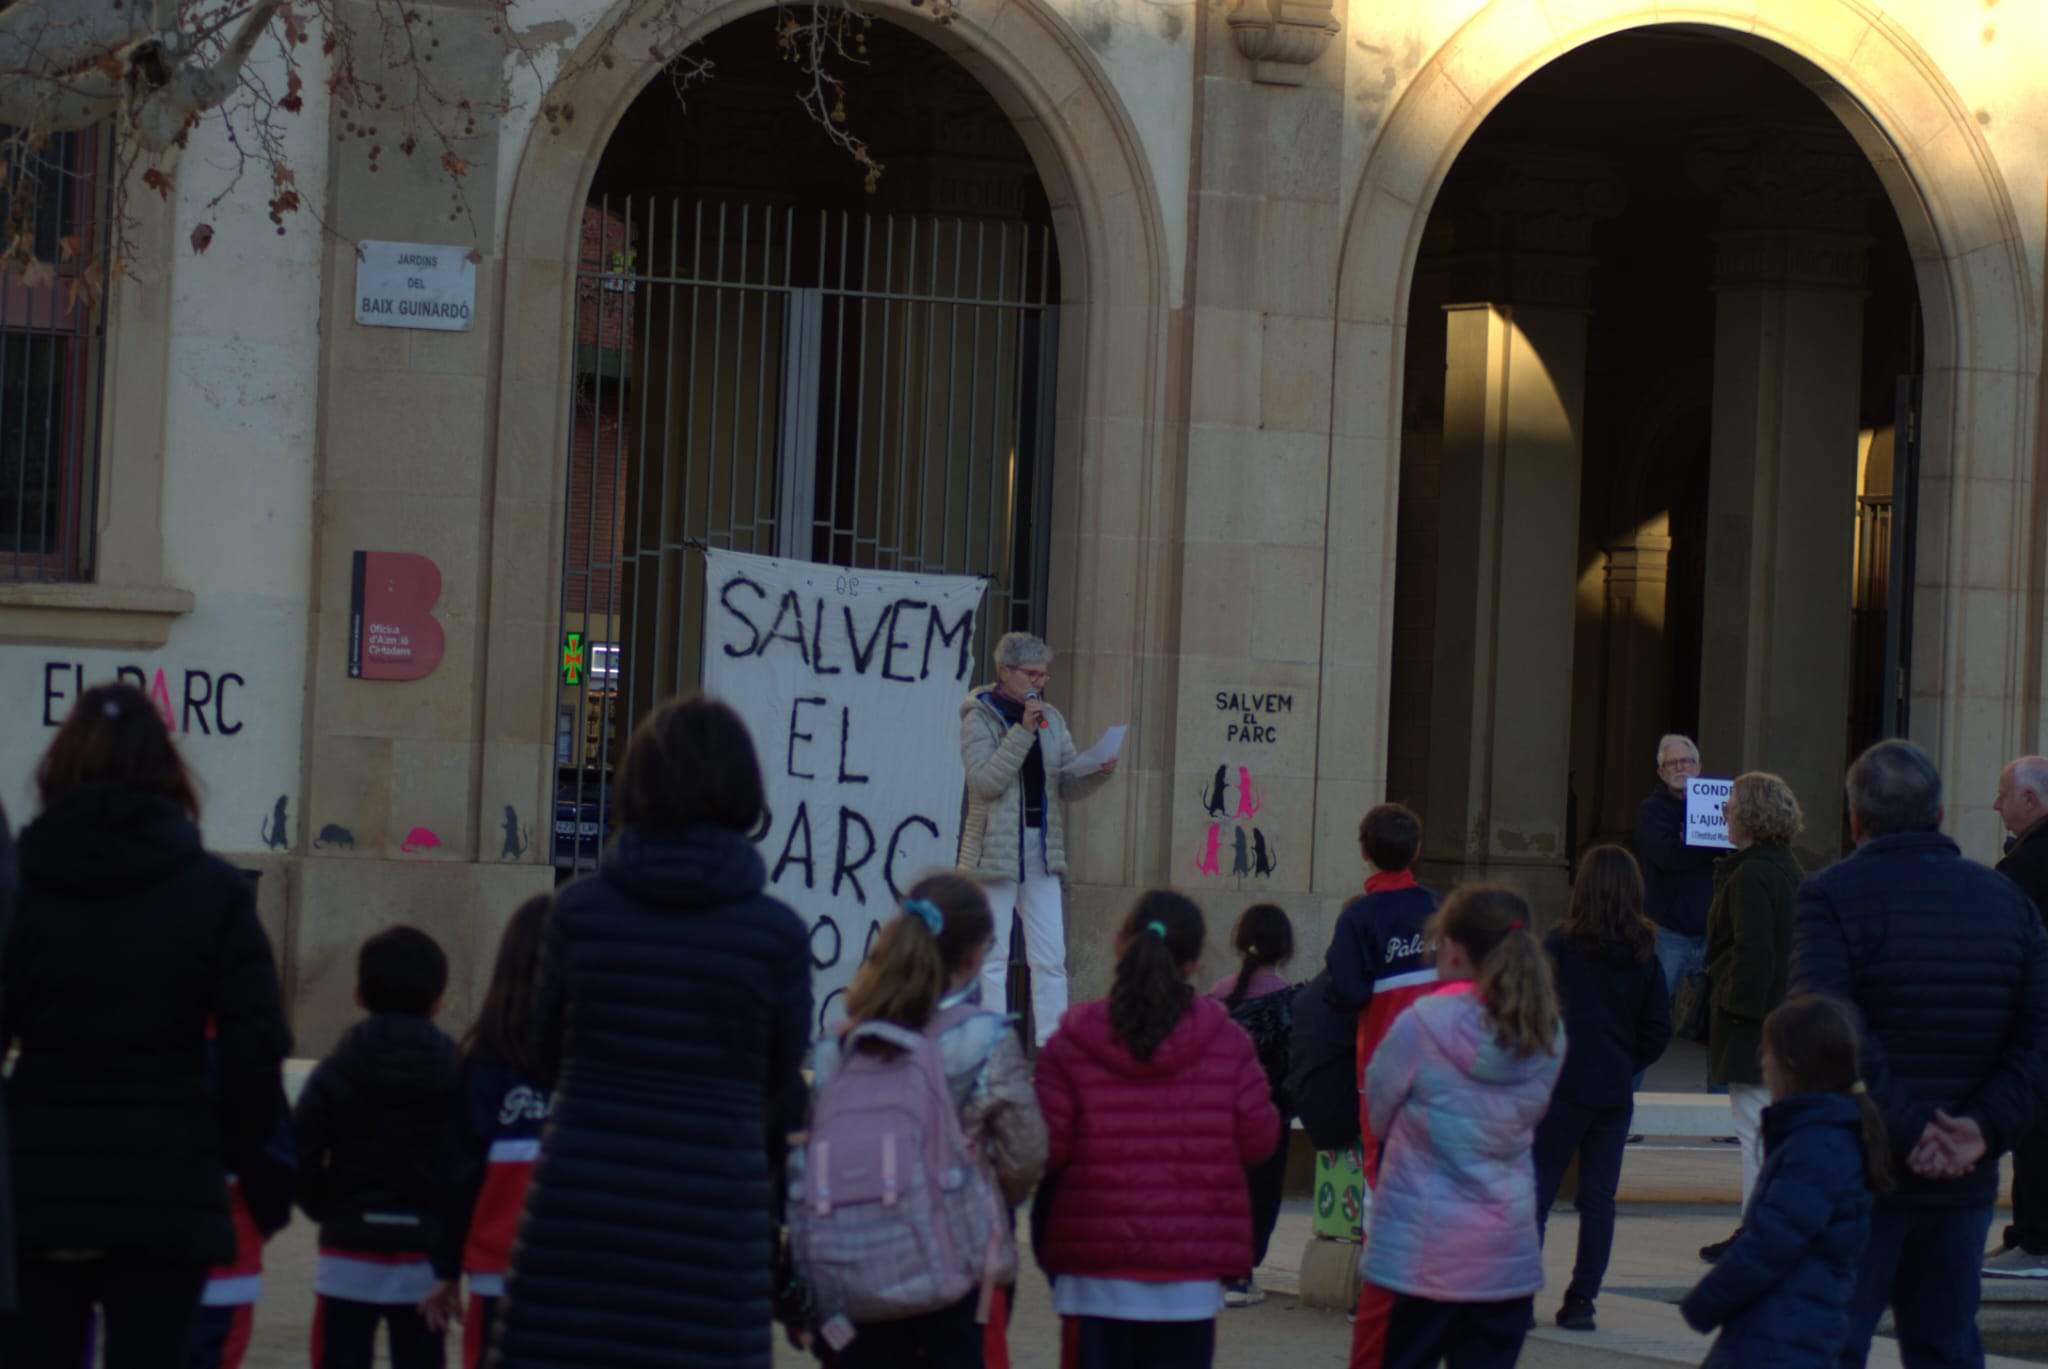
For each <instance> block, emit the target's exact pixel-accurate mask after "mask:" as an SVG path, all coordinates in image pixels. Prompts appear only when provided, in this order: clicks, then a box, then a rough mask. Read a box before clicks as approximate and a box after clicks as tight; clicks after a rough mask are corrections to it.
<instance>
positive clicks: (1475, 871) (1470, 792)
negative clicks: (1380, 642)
mask: <svg viewBox="0 0 2048 1369" xmlns="http://www.w3.org/2000/svg"><path fill="white" fill-rule="evenodd" d="M1448 313H1449V315H1450V318H1449V339H1448V346H1447V356H1446V362H1445V366H1446V370H1445V377H1444V446H1443V457H1442V465H1441V468H1440V469H1441V475H1440V477H1439V479H1440V486H1439V488H1440V491H1441V500H1442V510H1443V517H1442V524H1441V532H1440V540H1439V542H1438V559H1437V631H1436V671H1435V680H1436V698H1435V702H1434V706H1433V708H1432V710H1431V715H1430V777H1429V826H1428V833H1427V836H1426V839H1425V848H1426V853H1427V855H1428V856H1429V858H1430V859H1431V860H1432V861H1434V862H1437V863H1440V864H1446V863H1447V864H1450V865H1452V866H1454V867H1456V868H1455V869H1454V870H1451V871H1445V872H1444V873H1445V874H1447V875H1448V876H1449V877H1450V878H1452V879H1455V880H1469V879H1476V878H1485V879H1499V880H1505V881H1507V882H1509V883H1512V884H1515V885H1518V886H1522V887H1524V888H1525V889H1526V891H1527V892H1528V893H1529V894H1530V895H1531V897H1532V898H1534V899H1537V900H1539V901H1540V902H1542V903H1544V904H1546V905H1547V904H1550V903H1553V902H1554V903H1557V904H1558V905H1559V906H1561V905H1562V895H1563V893H1564V862H1565V856H1566V851H1565V830H1564V828H1565V822H1564V819H1565V771H1566V768H1567V766H1568V765H1569V763H1570V758H1569V754H1568V752H1569V744H1570V739H1571V679H1572V628H1573V596H1572V585H1573V582H1574V580H1575V578H1576V577H1575V571H1576V564H1575V563H1576V561H1577V554H1578V527H1579V447H1580V426H1581V423H1580V420H1581V408H1582V405H1583V403H1584V392H1585V373H1586V315H1585V313H1584V312H1583V311H1581V310H1576V309H1566V308H1558V307H1555V306H1547V305H1514V304H1500V303H1491V302H1484V303H1472V304H1454V305H1451V306H1450V307H1449V310H1448Z"/></svg>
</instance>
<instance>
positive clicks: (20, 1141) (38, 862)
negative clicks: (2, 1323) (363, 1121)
mask: <svg viewBox="0 0 2048 1369" xmlns="http://www.w3.org/2000/svg"><path fill="white" fill-rule="evenodd" d="M19 854H20V876H21V895H20V904H19V908H18V910H17V913H16V918H15V924H14V928H13V931H12V933H11V934H10V936H9V937H8V940H7V950H6V957H5V966H4V971H0V974H4V991H0V1000H4V1011H0V1054H5V1052H6V1050H7V1048H8V1047H9V1046H19V1047H20V1051H21V1054H20V1058H19V1060H18V1061H17V1063H16V1066H15V1071H14V1076H13V1078H12V1079H10V1080H9V1081H8V1084H7V1108H8V1119H7V1120H8V1126H9V1128H10V1130H11V1133H12V1135H11V1141H12V1147H11V1151H10V1156H11V1159H12V1162H13V1175H12V1178H13V1183H14V1200H15V1209H16V1223H17V1225H16V1228H15V1232H14V1235H15V1237H16V1238H17V1239H18V1241H19V1245H20V1248H22V1249H25V1250H106V1251H114V1252H121V1253H126V1254H135V1255H143V1256H148V1257H151V1258H156V1259H161V1260H165V1261H170V1262H177V1263H191V1264H201V1265H210V1264H216V1263H219V1262H222V1261H225V1260H228V1259H230V1258H232V1257H233V1255H234V1251H235V1239H234V1229H233V1227H232V1225H231V1223H230V1221H229V1217H228V1195H227V1175H228V1173H229V1172H230V1171H231V1170H233V1169H236V1168H238V1167H239V1165H240V1164H241V1163H242V1162H243V1160H245V1159H253V1158H254V1157H260V1156H261V1155H262V1153H263V1149H264V1146H265V1145H266V1143H267V1142H268V1141H269V1140H270V1138H271V1136H272V1134H273V1133H274V1132H275V1131H276V1129H277V1126H278V1123H279V1121H280V1120H281V1118H282V1117H283V1113H284V1084H283V1075H282V1072H281V1066H282V1063H283V1060H284V1057H285V1054H286V1053H287V1051H288V1050H289V1048H290V1044H291V1036H290V1033H289V1032H288V1031H287V1030H286V1028H285V1022H284V1014H283V1011H282V1010H281V1008H280V1007H279V1003H278V989H277V964H276V962H275V961H274V960H273V959H272V958H271V952H270V942H269V939H268V938H266V937H265V936H264V934H263V929H262V927H261V926H260V925H259V924H258V923H257V921H256V908H255V900H254V897H253V896H252V894H251V893H250V891H249V884H248V881H246V880H244V879H243V878H242V876H241V875H240V874H239V873H237V872H236V870H235V869H234V867H233V866H231V865H229V864H227V862H225V861H223V860H220V859H218V858H216V857H214V856H210V855H208V854H207V853H206V852H205V851H204V850H203V849H201V847H200V844H199V829H198V828H197V827H195V826H194V825H193V824H192V821H191V819H190V818H188V817H187V816H186V815H185V814H184V812H183V811H181V810H180V809H179V808H178V806H177V805H176V804H175V803H173V802H171V801H170V800H169V799H165V798H162V797H159V796H157V795H153V794H145V793H140V792H136V791H134V790H129V789H123V788H116V787H107V786H86V787H82V788H79V789H75V790H73V791H71V792H70V793H68V794H65V795H63V796H62V797H60V798H59V799H58V800H57V801H56V802H55V803H52V804H51V805H50V806H49V807H48V808H47V809H46V810H45V811H44V812H43V814H42V815H41V816H40V817H38V818H37V819H36V820H35V821H34V822H33V823H31V824H29V826H28V827H27V828H26V829H24V830H23V832H22V834H21V843H20V852H19ZM209 1018H211V1019H212V1020H213V1021H214V1022H215V1024H216V1028H217V1034H216V1036H215V1040H214V1050H215V1056H214V1063H215V1068H216V1070H217V1071H218V1073H217V1076H216V1081H215V1083H214V1084H213V1085H212V1086H209V1083H208V1077H207V1022H208V1020H209Z"/></svg>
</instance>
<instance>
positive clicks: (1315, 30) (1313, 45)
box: [1224, 0, 1338, 86]
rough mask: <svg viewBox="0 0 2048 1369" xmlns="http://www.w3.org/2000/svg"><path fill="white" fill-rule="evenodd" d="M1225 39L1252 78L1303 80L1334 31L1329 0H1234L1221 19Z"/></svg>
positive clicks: (1280, 81)
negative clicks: (1226, 28) (1240, 55)
mask: <svg viewBox="0 0 2048 1369" xmlns="http://www.w3.org/2000/svg"><path fill="white" fill-rule="evenodd" d="M1224 22H1225V23H1226V24H1228V25H1229V26H1230V37H1231V41H1232V42H1234V43H1236V44H1237V50H1238V51H1239V52H1241V53H1243V54H1244V55H1245V56H1246V57H1248V58H1250V59H1251V64H1252V79H1253V80H1255V81H1263V82H1265V83H1266V84H1268V85H1275V86H1301V85H1307V84H1308V69H1309V66H1310V65H1311V64H1312V63H1313V62H1314V61H1315V60H1316V58H1318V57H1320V56H1322V55H1323V49H1324V48H1326V47H1328V46H1329V44H1330V39H1331V38H1333V37H1335V36H1336V33H1337V30H1338V24H1337V18H1336V15H1335V13H1334V11H1333V7H1332V5H1331V4H1330V0H1237V6H1236V8H1235V9H1233V10H1232V11H1231V12H1230V17H1229V18H1228V19H1226V20H1224Z"/></svg>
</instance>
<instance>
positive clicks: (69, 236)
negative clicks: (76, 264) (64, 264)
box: [57, 233, 80, 261]
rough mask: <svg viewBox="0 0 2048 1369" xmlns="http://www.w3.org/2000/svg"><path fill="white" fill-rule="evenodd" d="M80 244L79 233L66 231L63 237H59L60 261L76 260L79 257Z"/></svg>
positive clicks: (58, 250)
mask: <svg viewBox="0 0 2048 1369" xmlns="http://www.w3.org/2000/svg"><path fill="white" fill-rule="evenodd" d="M79 246H80V243H79V241H78V234H76V233H66V234H65V235H64V236H63V237H61V238H59V239H57V252H58V257H57V259H58V260H59V261H76V260H77V259H78V250H79Z"/></svg>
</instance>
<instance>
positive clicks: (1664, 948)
mask: <svg viewBox="0 0 2048 1369" xmlns="http://www.w3.org/2000/svg"><path fill="white" fill-rule="evenodd" d="M1706 963H1707V939H1706V938H1705V937H1703V936H1687V935H1685V934H1684V933H1683V932H1674V931H1671V930H1670V929H1669V928H1665V927H1659V928H1658V929H1657V967H1658V968H1659V969H1661V970H1663V971H1664V997H1665V1000H1666V1001H1667V1002H1668V1001H1670V1000H1672V999H1674V998H1676V997H1677V996H1678V981H1679V980H1681V979H1683V978H1684V977H1685V973H1686V971H1687V970H1697V969H1699V968H1701V967H1702V966H1704V965H1705V964H1706ZM1648 1073H1649V1071H1648V1070H1643V1071H1641V1072H1640V1073H1638V1074H1637V1075H1636V1077H1635V1079H1634V1080H1632V1081H1631V1082H1630V1084H1629V1087H1630V1088H1632V1089H1640V1088H1642V1086H1643V1075H1645V1074H1648ZM1715 1091H1716V1092H1718V1091H1719V1090H1715Z"/></svg>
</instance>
